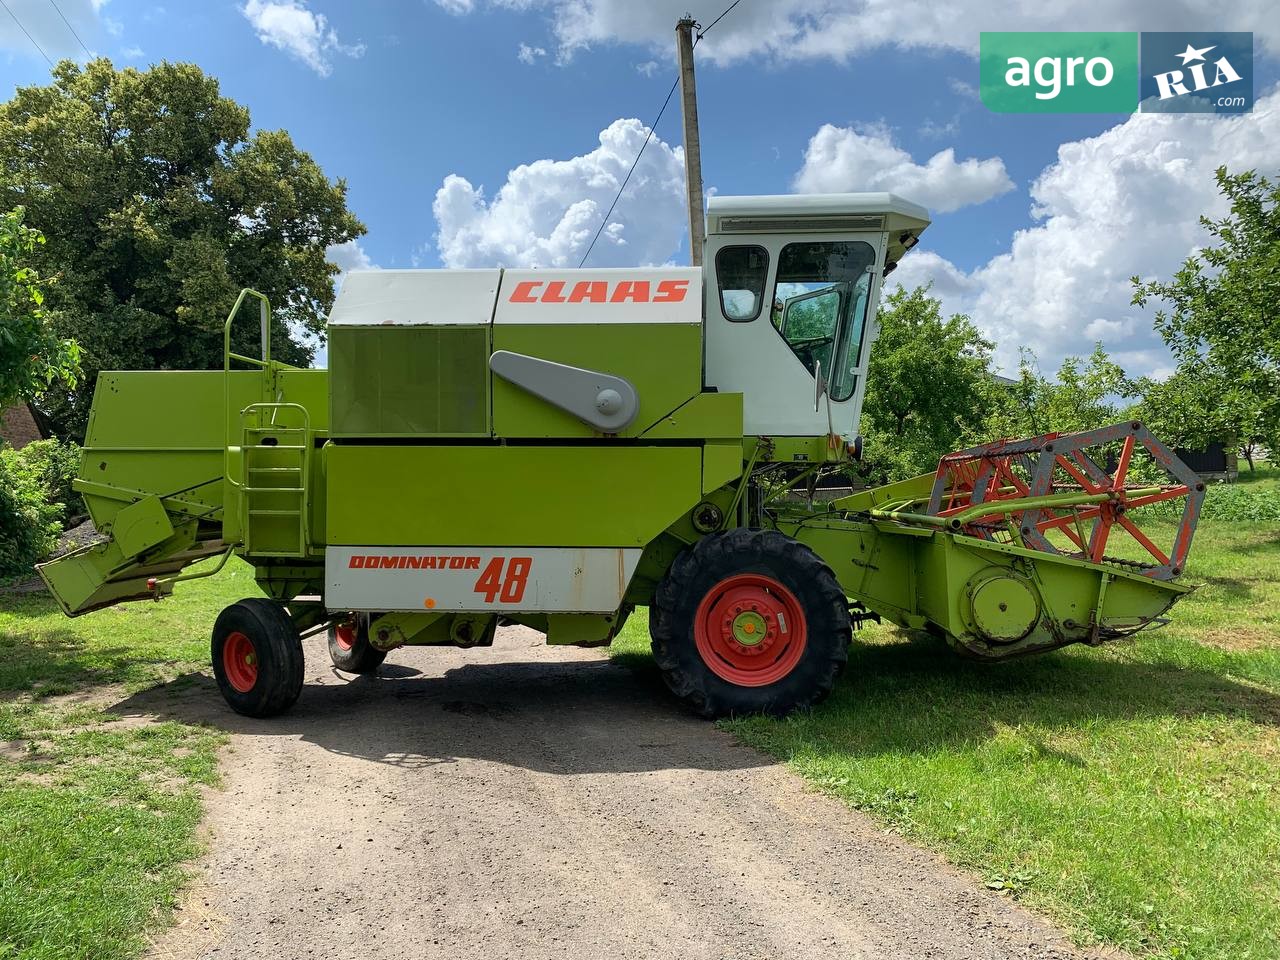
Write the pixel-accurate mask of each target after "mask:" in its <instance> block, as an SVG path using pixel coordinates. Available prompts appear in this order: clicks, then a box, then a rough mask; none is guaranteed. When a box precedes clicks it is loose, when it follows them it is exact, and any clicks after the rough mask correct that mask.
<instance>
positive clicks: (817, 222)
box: [707, 193, 929, 235]
mask: <svg viewBox="0 0 1280 960" xmlns="http://www.w3.org/2000/svg"><path fill="white" fill-rule="evenodd" d="M928 225H929V211H928V210H926V209H925V208H924V207H922V206H920V205H919V204H916V203H912V202H911V201H910V200H904V199H903V198H902V197H899V196H897V195H896V194H892V193H807V194H785V195H780V196H770V197H712V198H711V199H710V200H709V201H708V202H707V233H711V234H715V233H721V234H723V233H790V232H803V231H804V230H805V229H806V228H807V229H809V230H811V231H815V232H816V231H819V230H832V231H836V230H847V229H851V228H855V229H856V228H861V229H867V230H890V231H903V230H905V231H909V232H911V233H914V234H916V235H919V234H920V233H921V232H922V231H923V230H924V228H925V227H927V226H928Z"/></svg>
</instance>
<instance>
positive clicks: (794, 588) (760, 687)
mask: <svg viewBox="0 0 1280 960" xmlns="http://www.w3.org/2000/svg"><path fill="white" fill-rule="evenodd" d="M649 632H650V635H651V637H652V639H653V656H654V659H655V660H656V661H657V663H658V667H659V668H660V669H661V670H662V676H663V679H665V680H666V683H667V686H668V687H670V688H671V691H672V692H673V693H674V694H675V695H676V696H677V697H679V698H680V699H681V700H683V701H684V702H685V703H687V704H688V705H689V706H690V707H691V708H693V710H694V711H696V712H697V713H699V714H701V715H702V716H704V717H723V716H729V715H733V714H751V713H764V714H769V715H771V716H781V715H783V714H786V713H789V712H790V711H792V710H795V709H798V708H801V707H808V706H811V705H813V704H815V703H817V702H818V701H820V700H822V699H823V698H824V697H826V696H827V694H829V693H830V692H831V688H832V687H833V686H834V685H835V682H836V677H838V676H839V675H840V671H841V670H843V669H844V665H845V663H846V662H847V661H848V658H849V644H850V643H851V642H852V639H853V629H852V624H851V622H850V620H849V608H848V601H847V600H846V598H845V595H844V591H843V590H842V589H841V588H840V584H839V583H838V582H837V581H836V578H835V574H833V573H832V572H831V568H830V567H828V566H827V565H826V564H825V563H823V562H822V560H821V559H820V558H819V557H818V555H817V554H816V553H814V552H813V551H812V550H810V549H809V548H808V547H806V546H805V545H804V544H802V543H799V542H797V541H795V540H792V539H791V538H790V537H787V536H785V535H783V534H781V533H778V532H777V531H776V530H747V529H737V530H730V531H728V532H726V533H716V534H711V535H710V536H707V537H704V538H703V539H702V540H700V541H699V542H698V543H697V544H696V545H695V546H694V547H693V548H692V549H690V550H686V551H685V552H684V553H682V554H681V555H680V556H679V557H678V558H676V561H675V562H674V563H673V564H672V565H671V569H670V570H669V571H668V573H667V576H666V577H665V578H664V579H663V581H662V583H660V584H659V585H658V590H657V595H656V597H655V599H654V604H653V607H652V608H651V609H650V611H649Z"/></svg>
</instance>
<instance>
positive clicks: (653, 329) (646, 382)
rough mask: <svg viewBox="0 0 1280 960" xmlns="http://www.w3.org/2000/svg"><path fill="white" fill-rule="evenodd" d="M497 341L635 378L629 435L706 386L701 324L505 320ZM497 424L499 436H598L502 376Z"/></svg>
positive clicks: (496, 394) (497, 381)
mask: <svg viewBox="0 0 1280 960" xmlns="http://www.w3.org/2000/svg"><path fill="white" fill-rule="evenodd" d="M493 349H494V350H510V351H512V352H513V353H523V354H526V355H528V356H531V357H539V358H541V359H543V360H554V361H555V362H557V363H566V364H569V365H571V366H575V367H583V368H585V369H588V370H597V371H599V372H601V373H608V374H612V375H613V376H615V377H623V378H625V379H627V380H629V381H630V382H631V384H632V386H634V387H635V388H636V393H637V394H638V395H639V397H640V413H639V415H638V416H637V417H636V419H635V421H634V422H633V423H632V424H631V426H629V427H628V428H627V429H626V430H623V431H622V432H621V433H620V434H619V436H623V437H635V436H639V435H640V434H641V433H643V432H644V431H645V430H646V429H647V428H648V427H649V426H651V425H652V424H654V423H656V422H657V421H658V420H659V418H661V417H664V416H666V415H667V414H669V413H671V412H672V411H673V410H675V409H676V408H678V407H680V406H681V405H682V404H684V403H685V402H686V401H688V400H689V399H690V398H691V397H693V396H695V395H697V394H699V393H701V391H702V328H701V326H699V325H697V324H691V323H648V324H639V323H608V324H589V323H564V324H542V323H537V324H534V323H507V324H503V323H498V324H495V325H494V327H493ZM493 427H494V433H495V434H496V435H497V436H499V437H592V436H596V433H595V431H594V430H592V428H591V427H590V426H588V425H587V424H585V423H583V422H582V421H581V420H579V419H578V418H577V417H574V416H571V415H570V414H568V413H565V412H564V411H563V410H559V409H557V408H556V407H553V406H552V405H551V404H549V403H547V402H546V401H545V400H541V399H539V398H537V397H534V396H533V395H531V394H529V393H527V392H526V391H524V390H522V389H520V388H519V387H517V386H515V385H514V384H510V383H507V382H506V381H505V380H503V379H502V378H500V377H497V376H495V377H493ZM739 436H741V433H739Z"/></svg>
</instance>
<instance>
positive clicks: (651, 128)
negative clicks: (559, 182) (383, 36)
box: [0, 0, 680, 267]
mask: <svg viewBox="0 0 1280 960" xmlns="http://www.w3.org/2000/svg"><path fill="white" fill-rule="evenodd" d="M0 2H2V0H0ZM678 86H680V76H679V74H677V75H676V80H675V83H673V84H671V89H670V90H668V91H667V99H665V100H663V101H662V109H661V110H659V111H658V116H657V117H656V118H654V121H653V123H651V124H649V133H648V135H647V136H645V138H644V143H642V144H640V151H639V152H638V153H637V154H636V158H635V160H634V161H633V162H632V164H631V169H630V170H628V171H627V175H626V177H624V178H623V180H622V186H620V187H619V188H618V192H617V194H616V195H615V196H614V198H613V203H611V204H609V209H608V210H607V211H605V215H604V219H602V220H601V221H600V228H599V229H598V230H596V235H595V236H594V237H592V238H591V244H590V245H589V246H588V247H587V252H586V253H584V254H583V255H582V259H581V260H579V261H578V266H579V267H581V266H582V265H583V264H584V263H586V262H587V257H589V256H591V251H592V250H593V249H595V245H596V241H597V240H599V239H600V234H602V233H604V228H605V226H606V225H607V224H608V223H609V217H610V216H612V215H613V208H614V207H616V206H617V205H618V201H619V200H621V199H622V191H623V190H625V189H627V184H628V183H630V182H631V175H632V174H633V173H635V172H636V167H637V166H639V165H640V158H641V157H642V156H644V148H645V147H647V146H648V145H649V141H650V140H651V139H653V131H654V130H656V129H657V128H658V121H659V120H661V119H662V115H663V114H664V113H666V112H667V104H669V103H670V102H671V97H672V96H673V95H674V94H675V92H676V87H678Z"/></svg>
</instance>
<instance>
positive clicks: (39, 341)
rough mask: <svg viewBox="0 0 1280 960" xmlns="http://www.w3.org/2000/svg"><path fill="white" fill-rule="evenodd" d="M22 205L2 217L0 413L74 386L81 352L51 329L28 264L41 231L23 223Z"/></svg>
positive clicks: (36, 278) (41, 284) (38, 284)
mask: <svg viewBox="0 0 1280 960" xmlns="http://www.w3.org/2000/svg"><path fill="white" fill-rule="evenodd" d="M24 217H25V211H24V210H23V209H22V207H17V208H15V209H13V210H10V211H9V212H8V213H4V214H0V409H3V408H4V407H7V406H9V405H10V404H13V403H17V402H18V401H31V400H34V399H35V398H36V395H37V394H39V393H40V392H41V391H43V390H45V389H47V388H48V387H49V385H50V384H51V383H53V382H54V381H61V382H63V383H66V384H67V385H68V386H72V387H74V386H75V383H76V377H77V375H78V373H79V369H80V363H79V357H80V351H79V348H78V347H77V346H76V344H75V342H74V341H71V340H65V339H63V338H62V337H59V336H58V335H57V334H56V333H54V331H53V327H52V325H51V324H50V322H49V317H48V315H47V314H46V312H45V309H44V300H45V296H44V290H45V287H47V286H48V282H47V281H42V280H41V279H40V275H39V274H38V273H37V272H36V270H35V268H34V267H32V266H31V265H30V261H31V259H32V255H33V254H34V252H35V249H36V247H37V246H38V245H40V244H43V243H44V242H45V240H44V236H43V235H42V234H41V233H40V231H39V230H35V229H33V228H31V227H28V226H27V225H26V224H25V223H23V219H24Z"/></svg>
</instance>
